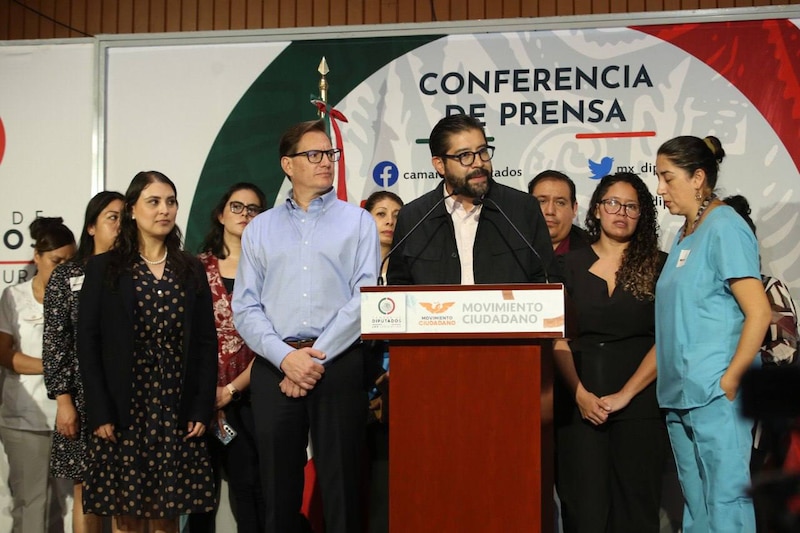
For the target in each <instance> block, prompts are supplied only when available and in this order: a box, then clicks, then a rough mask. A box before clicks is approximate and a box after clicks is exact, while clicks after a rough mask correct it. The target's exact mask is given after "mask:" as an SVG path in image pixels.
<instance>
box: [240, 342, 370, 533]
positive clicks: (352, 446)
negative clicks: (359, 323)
mask: <svg viewBox="0 0 800 533" xmlns="http://www.w3.org/2000/svg"><path fill="white" fill-rule="evenodd" d="M250 379H251V384H250V389H251V394H252V401H253V413H254V418H255V429H256V441H257V444H258V456H259V467H260V472H261V484H262V487H263V492H264V500H265V504H266V531H267V532H268V533H297V532H301V531H304V530H305V527H306V526H305V520H304V518H303V516H302V515H301V514H300V509H301V506H302V500H303V484H304V468H305V465H306V460H307V457H306V446H307V444H308V436H309V431H310V433H311V441H312V443H313V452H314V463H315V466H316V469H317V480H318V483H319V487H320V492H321V494H322V508H323V515H324V518H325V532H326V533H354V532H359V531H361V507H360V502H359V486H360V480H361V464H362V459H363V456H362V452H363V449H364V426H365V424H366V419H367V392H366V390H365V387H364V362H363V354H362V350H361V346H360V344H359V345H354V346H352V347H351V348H349V349H348V350H347V351H345V352H344V353H342V354H340V355H339V356H338V357H336V359H335V360H334V361H332V362H331V363H329V364H327V365H325V374H324V375H323V377H322V379H321V380H320V381H319V382H318V383H317V385H316V386H315V387H314V389H313V390H311V391H310V392H309V393H308V395H307V396H305V397H303V398H289V397H287V396H285V395H284V394H283V393H282V392H281V391H280V388H279V384H280V382H281V380H282V379H283V374H282V373H281V372H280V371H279V370H278V369H276V368H275V367H274V366H273V365H271V364H270V363H268V362H267V361H266V360H265V359H263V358H257V359H256V363H255V364H254V365H253V370H252V373H251V378H250Z"/></svg>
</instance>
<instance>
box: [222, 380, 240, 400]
mask: <svg viewBox="0 0 800 533" xmlns="http://www.w3.org/2000/svg"><path fill="white" fill-rule="evenodd" d="M225 388H226V389H228V392H229V393H230V395H231V400H233V401H234V402H235V401H238V400H239V399H241V397H242V393H241V392H239V389H237V388H236V387H234V386H233V383H228V384H227V385H225Z"/></svg>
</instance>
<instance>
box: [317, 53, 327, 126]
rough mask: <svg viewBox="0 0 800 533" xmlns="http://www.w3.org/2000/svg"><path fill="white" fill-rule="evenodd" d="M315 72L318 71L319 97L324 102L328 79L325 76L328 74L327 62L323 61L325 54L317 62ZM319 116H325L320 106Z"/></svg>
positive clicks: (323, 109)
mask: <svg viewBox="0 0 800 533" xmlns="http://www.w3.org/2000/svg"><path fill="white" fill-rule="evenodd" d="M317 72H319V99H320V100H322V102H323V103H324V104H327V103H328V79H327V78H326V77H325V76H327V75H328V72H330V71H329V70H328V62H327V61H325V56H322V61H320V62H319V67H317ZM319 118H325V108H324V107H322V108H320V109H319Z"/></svg>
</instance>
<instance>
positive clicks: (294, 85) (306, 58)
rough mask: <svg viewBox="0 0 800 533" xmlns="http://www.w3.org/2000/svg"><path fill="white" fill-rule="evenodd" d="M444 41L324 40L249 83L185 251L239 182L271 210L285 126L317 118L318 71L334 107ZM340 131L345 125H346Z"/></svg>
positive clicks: (199, 193) (292, 49)
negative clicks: (323, 72)
mask: <svg viewBox="0 0 800 533" xmlns="http://www.w3.org/2000/svg"><path fill="white" fill-rule="evenodd" d="M440 37H441V36H430V35H429V36H413V37H411V36H409V37H394V38H388V37H381V38H369V39H326V40H319V41H297V42H293V43H292V44H290V45H289V46H288V47H287V48H286V50H284V51H283V52H282V53H281V54H280V55H279V56H278V57H277V58H276V59H275V60H274V61H273V62H272V63H271V64H270V65H269V66H268V67H267V68H266V69H264V72H262V73H261V75H260V76H259V77H258V78H257V79H256V81H255V82H253V85H251V86H250V88H249V89H248V90H247V91H246V92H245V94H244V95H243V96H242V98H241V100H239V102H238V103H237V104H236V106H235V107H234V109H233V111H232V112H231V114H230V116H228V119H227V120H226V121H225V124H223V126H222V128H221V129H220V131H219V134H218V135H217V138H216V140H215V141H214V144H213V145H212V146H211V150H210V151H209V153H208V157H207V158H206V162H205V164H204V165H203V170H202V172H201V174H200V178H199V179H198V183H197V188H196V190H195V194H194V198H193V200H192V208H191V212H190V213H189V221H188V223H187V227H186V250H187V251H190V252H192V253H194V252H197V249H198V247H199V246H200V244H201V242H202V239H203V237H204V235H205V233H206V231H207V229H208V223H209V220H208V217H209V213H210V212H211V209H212V208H213V207H214V204H215V203H216V202H217V200H218V199H219V198H220V196H222V194H223V193H224V192H225V190H227V189H228V187H230V186H231V185H233V184H234V183H236V182H239V181H251V182H253V183H255V184H257V185H258V186H259V187H261V188H262V189H263V190H264V192H265V193H266V195H267V202H268V204H269V205H272V204H273V203H274V202H275V197H276V195H277V194H278V191H279V189H280V186H281V183H282V182H283V174H282V173H281V170H280V161H279V158H278V141H279V139H280V136H281V134H282V133H283V131H284V130H285V129H286V128H287V127H289V126H290V125H292V124H294V123H296V122H300V121H303V120H313V119H314V118H316V116H317V115H316V110H315V108H314V106H313V105H312V104H311V103H310V97H311V95H317V93H318V92H319V91H318V85H319V73H318V72H317V67H318V66H319V62H320V60H321V59H322V57H323V56H325V57H326V59H327V62H328V65H329V67H330V70H331V71H330V73H329V74H328V77H327V79H328V85H329V89H328V101H329V102H332V103H334V104H335V102H338V101H340V100H341V99H342V98H344V97H345V96H346V95H347V94H348V93H349V92H350V91H352V90H353V89H354V88H355V87H356V86H358V85H359V84H360V83H361V82H362V81H363V80H365V79H366V78H368V77H369V76H370V75H372V74H373V73H375V72H376V71H377V70H379V69H380V68H382V67H383V66H384V65H386V64H387V63H389V62H391V61H392V60H394V59H396V58H398V57H400V56H402V55H404V54H406V53H408V52H409V51H411V50H414V49H415V48H418V47H420V46H423V45H425V44H427V43H429V42H431V41H433V40H436V39H438V38H440ZM343 127H344V128H346V127H347V125H346V124H345V125H343Z"/></svg>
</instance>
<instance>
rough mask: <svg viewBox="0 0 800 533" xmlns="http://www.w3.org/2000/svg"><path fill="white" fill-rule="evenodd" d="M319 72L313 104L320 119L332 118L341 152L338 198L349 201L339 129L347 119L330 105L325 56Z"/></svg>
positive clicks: (337, 170) (342, 144)
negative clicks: (317, 94)
mask: <svg viewBox="0 0 800 533" xmlns="http://www.w3.org/2000/svg"><path fill="white" fill-rule="evenodd" d="M317 72H319V74H320V78H319V97H318V98H317V97H312V99H311V103H312V104H314V105H315V106H316V107H317V114H318V115H319V118H320V119H324V118H325V117H326V116H328V117H330V121H329V125H330V128H331V129H332V130H333V140H334V141H335V142H336V147H337V148H338V149H339V150H341V154H340V156H339V162H338V164H337V167H336V182H337V186H336V196H337V197H338V198H339V199H340V200H344V201H345V202H346V201H347V180H346V179H345V163H344V143H343V139H342V131H341V129H340V128H339V122H347V117H345V116H344V114H342V112H341V111H339V110H338V109H334V108H333V107H331V106H329V105H328V79H327V78H326V76H327V75H328V72H330V70H329V69H328V62H327V61H326V60H325V56H322V61H320V62H319V67H318V68H317Z"/></svg>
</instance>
